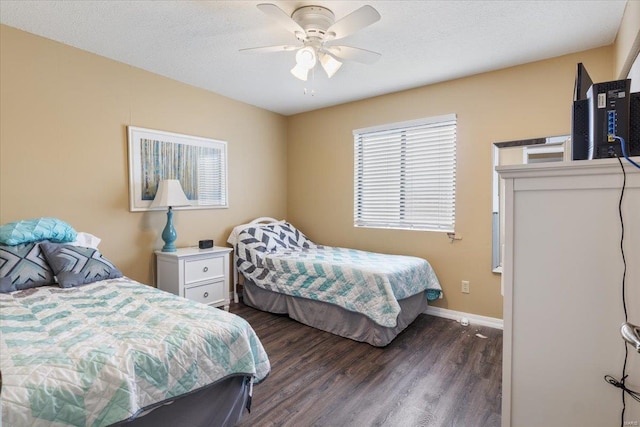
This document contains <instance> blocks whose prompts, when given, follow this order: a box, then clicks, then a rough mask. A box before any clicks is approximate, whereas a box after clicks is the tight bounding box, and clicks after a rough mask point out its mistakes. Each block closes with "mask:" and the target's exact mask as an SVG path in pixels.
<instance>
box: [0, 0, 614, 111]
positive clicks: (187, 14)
mask: <svg viewBox="0 0 640 427" xmlns="http://www.w3.org/2000/svg"><path fill="white" fill-rule="evenodd" d="M264 2H268V0H264V1H168V0H164V1H146V0H133V1H129V0H115V1H94V0H81V1H73V0H64V1H46V0H37V1H13V0H0V22H1V23H2V24H6V25H9V26H12V27H15V28H19V29H22V30H25V31H28V32H31V33H34V34H37V35H40V36H43V37H46V38H50V39H53V40H56V41H59V42H62V43H65V44H68V45H71V46H75V47H77V48H80V49H83V50H86V51H89V52H93V53H96V54H98V55H102V56H105V57H108V58H112V59H115V60H117V61H120V62H124V63H127V64H130V65H133V66H136V67H139V68H142V69H145V70H148V71H151V72H153V73H157V74H160V75H163V76H166V77H170V78H172V79H175V80H178V81H181V82H184V83H188V84H191V85H194V86H197V87H200V88H204V89H207V90H210V91H213V92H216V93H218V94H221V95H224V96H227V97H229V98H233V99H236V100H239V101H243V102H246V103H248V104H252V105H256V106H258V107H261V108H265V109H267V110H271V111H274V112H277V113H281V114H285V115H290V114H295V113H299V112H304V111H310V110H315V109H318V108H322V107H327V106H331V105H336V104H341V103H344V102H349V101H353V100H358V99H363V98H369V97H372V96H376V95H382V94H386V93H390V92H396V91H399V90H404V89H410V88H414V87H418V86H423V85H427V84H431V83H436V82H440V81H445V80H451V79H454V78H459V77H463V76H468V75H473V74H477V73H481V72H486V71H491V70H496V69H500V68H505V67H509V66H514V65H518V64H523V63H527V62H531V61H536V60H540V59H545V58H551V57H555V56H559V55H564V54H568V53H572V52H578V51H581V50H586V49H590V48H595V47H599V46H605V45H609V44H611V43H613V41H614V40H615V37H616V33H617V30H618V28H619V26H620V22H621V19H622V16H623V13H624V8H625V5H626V0H605V1H596V0H593V1H592V0H589V1H579V0H571V1H563V0H552V1H543V0H537V1H529V0H518V1H514V0H502V1H483V0H475V1H369V2H363V1H326V0H322V1H311V2H309V1H273V2H271V3H273V4H276V5H277V6H279V7H280V8H281V9H283V10H284V11H285V12H287V13H288V14H291V13H292V12H293V11H294V10H295V9H296V8H298V7H300V6H304V5H310V4H317V5H321V6H325V7H328V8H330V9H331V10H332V11H333V12H334V14H335V15H336V19H337V20H338V19H340V18H342V17H344V16H346V15H347V14H349V13H351V12H352V11H354V10H356V9H358V8H359V7H361V6H363V5H365V4H369V5H371V6H373V7H374V8H376V9H377V10H378V12H379V13H380V14H381V15H382V19H381V20H380V21H378V22H376V23H374V24H373V25H371V26H369V27H367V28H364V29H363V30H361V31H359V32H357V33H355V34H353V35H351V36H348V37H346V38H344V39H342V40H341V41H340V43H339V44H345V45H350V46H356V47H360V48H364V49H368V50H373V51H377V52H380V53H381V54H382V57H381V59H380V60H379V61H378V62H376V63H375V64H373V65H364V64H360V63H356V62H347V63H345V64H344V65H343V67H342V68H341V69H340V70H339V71H338V72H337V73H336V74H335V76H333V78H331V79H328V78H327V76H326V74H324V72H323V71H322V70H321V69H320V68H318V69H317V70H316V72H315V77H314V78H312V77H311V76H310V78H309V81H307V82H302V81H300V80H298V79H296V78H295V77H293V76H292V75H291V74H290V73H289V70H290V69H291V68H292V66H293V65H294V63H295V59H294V56H295V52H278V53H270V54H261V55H247V54H241V53H239V52H238V50H239V49H242V48H249V47H258V46H267V45H279V44H288V43H294V42H295V41H296V40H295V38H294V37H293V35H291V34H290V33H288V32H287V31H286V30H285V29H283V28H282V27H281V26H280V25H279V24H278V23H277V22H276V21H275V20H273V19H271V18H270V17H269V16H267V15H265V14H264V13H262V12H261V11H260V10H259V9H258V8H257V7H256V5H257V4H259V3H264ZM305 88H306V89H307V91H306V94H305ZM312 90H313V92H314V95H313V96H312V95H311V91H312Z"/></svg>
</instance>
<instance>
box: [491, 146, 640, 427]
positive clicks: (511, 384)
mask: <svg viewBox="0 0 640 427" xmlns="http://www.w3.org/2000/svg"><path fill="white" fill-rule="evenodd" d="M636 160H640V159H638V158H636ZM623 164H624V168H625V170H626V173H627V184H626V190H625V194H624V200H623V205H622V212H623V218H624V233H625V238H624V248H625V255H626V260H627V279H626V283H627V294H626V296H627V307H628V315H629V321H630V322H632V323H635V324H640V169H637V168H635V167H633V166H632V165H631V164H629V163H628V162H627V161H626V160H623ZM497 169H498V172H499V173H500V176H501V177H502V178H504V179H505V189H506V191H505V194H504V197H505V250H504V259H503V277H502V280H503V286H504V353H503V390H502V391H503V396H502V399H503V402H502V404H503V410H502V425H503V426H505V427H508V426H513V427H534V426H535V427H537V426H540V427H542V426H544V427H553V426H580V427H589V426H593V427H605V426H619V425H620V424H621V419H620V413H621V409H622V402H621V391H620V389H617V388H615V387H613V386H611V385H609V384H607V383H606V382H605V381H604V379H603V378H604V376H605V375H606V374H610V375H613V376H614V377H616V378H618V379H619V378H620V375H621V371H622V364H623V360H624V341H623V340H622V338H621V336H620V326H621V324H622V323H623V320H624V314H623V305H622V293H621V292H622V275H623V262H622V258H621V253H620V237H621V227H620V219H619V214H618V201H619V199H620V192H621V187H622V181H623V174H622V171H621V168H620V165H619V163H618V161H617V159H599V160H590V161H577V162H556V163H544V164H533V165H522V166H504V167H499V168H497ZM627 366H628V369H627V373H628V374H629V377H628V378H627V386H628V387H629V388H632V389H634V390H640V354H638V353H637V352H635V351H634V350H633V348H631V347H629V358H628V365H627ZM626 400H627V409H626V416H625V423H626V425H640V404H639V403H637V402H635V401H633V400H632V399H630V398H629V397H627V399H626Z"/></svg>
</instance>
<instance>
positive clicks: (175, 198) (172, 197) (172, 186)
mask: <svg viewBox="0 0 640 427" xmlns="http://www.w3.org/2000/svg"><path fill="white" fill-rule="evenodd" d="M189 205H191V202H190V201H189V199H187V196H186V195H185V194H184V191H183V190H182V186H181V185H180V181H178V180H177V179H165V180H162V181H160V185H159V186H158V191H157V192H156V197H155V198H154V199H153V202H151V206H150V207H152V208H166V207H173V206H189Z"/></svg>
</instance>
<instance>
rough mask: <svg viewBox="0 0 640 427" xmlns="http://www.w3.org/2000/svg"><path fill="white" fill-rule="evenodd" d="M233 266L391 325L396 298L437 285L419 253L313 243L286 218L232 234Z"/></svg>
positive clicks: (433, 293)
mask: <svg viewBox="0 0 640 427" xmlns="http://www.w3.org/2000/svg"><path fill="white" fill-rule="evenodd" d="M236 265H237V267H238V270H239V271H240V272H241V273H242V274H243V275H244V276H245V277H246V278H248V279H249V280H251V281H252V282H254V283H255V284H256V285H257V286H259V287H261V288H263V289H267V290H270V291H274V292H278V293H283V294H287V295H292V296H296V297H302V298H307V299H312V300H317V301H323V302H327V303H331V304H335V305H338V306H340V307H342V308H344V309H346V310H349V311H353V312H358V313H361V314H364V315H366V316H367V317H369V318H371V319H372V320H373V321H374V322H376V323H378V324H379V325H382V326H386V327H395V326H396V319H397V317H398V314H399V313H400V305H399V304H398V300H400V299H404V298H407V297H409V296H412V295H415V294H418V293H421V292H424V293H425V294H426V296H427V297H428V298H429V299H430V300H433V299H436V298H438V297H439V295H440V292H441V291H442V288H441V287H440V283H439V282H438V278H437V277H436V274H435V272H434V271H433V269H432V268H431V265H430V264H429V263H428V262H427V261H426V260H424V259H421V258H416V257H410V256H400V255H384V254H378V253H373V252H365V251H359V250H355V249H345V248H338V247H330V246H320V245H316V244H315V243H313V242H312V241H310V240H309V239H308V238H307V237H306V236H304V234H302V233H301V232H300V231H299V230H297V229H296V228H295V227H293V226H292V225H291V224H288V223H276V224H272V225H260V226H255V227H249V228H245V229H244V230H242V231H240V232H239V233H238V236H237V239H236Z"/></svg>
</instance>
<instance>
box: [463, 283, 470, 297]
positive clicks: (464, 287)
mask: <svg viewBox="0 0 640 427" xmlns="http://www.w3.org/2000/svg"><path fill="white" fill-rule="evenodd" d="M462 293H463V294H468V293H469V281H468V280H463V281H462Z"/></svg>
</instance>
